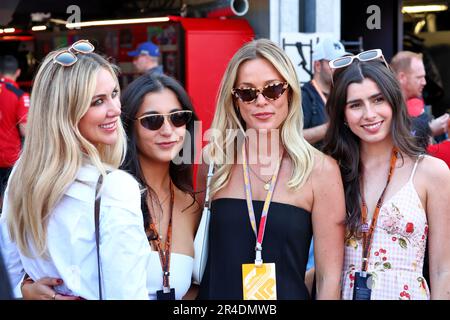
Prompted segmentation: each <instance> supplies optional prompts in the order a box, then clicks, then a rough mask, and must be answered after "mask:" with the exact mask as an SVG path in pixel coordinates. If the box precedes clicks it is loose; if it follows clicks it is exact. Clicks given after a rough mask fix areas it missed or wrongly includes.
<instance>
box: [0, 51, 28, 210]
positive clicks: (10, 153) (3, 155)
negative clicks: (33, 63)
mask: <svg viewBox="0 0 450 320" xmlns="http://www.w3.org/2000/svg"><path fill="white" fill-rule="evenodd" d="M0 74H1V78H0V210H1V206H2V203H3V193H4V190H5V188H6V184H7V182H8V178H9V175H10V174H11V170H12V167H13V166H14V163H15V162H16V161H17V159H18V158H19V155H20V150H21V146H22V141H21V138H22V137H25V124H26V121H27V113H28V107H29V106H30V96H29V95H28V94H27V93H25V92H24V91H22V90H20V88H19V86H18V84H17V82H16V80H17V78H18V77H19V75H20V69H19V65H18V62H17V59H16V58H15V57H13V56H11V55H7V56H4V57H1V58H0Z"/></svg>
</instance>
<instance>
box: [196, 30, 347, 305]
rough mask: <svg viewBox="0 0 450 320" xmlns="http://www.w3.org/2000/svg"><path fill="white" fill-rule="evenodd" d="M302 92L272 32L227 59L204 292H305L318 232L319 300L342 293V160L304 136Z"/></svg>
mask: <svg viewBox="0 0 450 320" xmlns="http://www.w3.org/2000/svg"><path fill="white" fill-rule="evenodd" d="M300 94H301V93H300V87H299V81H298V78H297V75H296V72H295V69H294V67H293V65H292V62H291V61H290V60H289V58H288V56H287V55H286V54H285V53H284V52H283V50H281V49H280V48H279V47H278V46H277V45H276V44H274V43H273V42H271V41H269V40H266V39H260V40H255V41H252V42H249V43H247V44H245V45H244V46H243V47H242V48H241V49H240V50H239V51H238V52H237V53H236V54H235V55H234V56H233V58H232V59H231V61H230V63H229V64H228V67H227V69H226V71H225V74H224V76H223V79H222V83H221V86H220V89H219V96H218V103H217V107H216V111H215V115H214V119H213V122H212V126H211V131H210V132H211V142H210V143H209V144H208V147H207V149H206V152H205V157H206V160H212V161H213V163H214V165H215V167H214V175H213V177H212V179H211V183H210V191H211V199H212V201H211V218H210V229H209V245H210V247H209V256H208V261H207V264H206V269H205V273H204V275H203V279H202V281H201V285H200V294H199V298H201V299H309V298H310V297H309V293H308V290H307V288H306V286H305V282H304V277H305V269H306V263H307V260H308V252H309V246H310V242H311V236H312V233H313V232H314V239H315V243H314V252H315V259H316V272H317V298H319V299H338V298H339V297H340V275H341V269H342V262H343V244H344V231H345V230H344V219H345V207H344V194H343V187H342V182H341V178H340V175H339V168H338V166H337V164H336V162H335V161H334V160H333V159H331V157H328V156H325V155H323V154H322V153H321V152H319V151H318V150H316V149H314V148H313V147H312V146H311V145H310V144H309V143H308V142H306V140H305V139H304V137H303V135H302V128H303V123H302V121H303V119H302V110H301V108H300V107H299V106H300V104H301V98H300ZM207 172H208V166H207V165H205V166H203V167H202V168H201V169H200V175H199V179H198V186H199V190H204V189H205V187H204V185H205V182H206V180H205V179H206V173H207Z"/></svg>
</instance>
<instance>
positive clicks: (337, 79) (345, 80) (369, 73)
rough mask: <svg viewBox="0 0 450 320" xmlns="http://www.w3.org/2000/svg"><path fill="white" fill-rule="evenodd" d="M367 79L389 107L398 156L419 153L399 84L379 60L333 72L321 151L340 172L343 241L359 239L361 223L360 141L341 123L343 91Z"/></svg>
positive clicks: (343, 115) (420, 150) (342, 119)
mask: <svg viewBox="0 0 450 320" xmlns="http://www.w3.org/2000/svg"><path fill="white" fill-rule="evenodd" d="M366 78H368V79H371V80H372V81H374V82H375V83H376V84H377V86H378V88H379V89H380V90H381V93H382V94H383V97H384V98H385V99H386V101H387V102H388V103H389V104H390V106H391V108H392V122H391V130H390V132H391V136H392V140H393V143H394V145H395V146H396V147H397V148H398V149H399V151H400V154H405V155H408V156H410V157H413V158H414V157H417V156H418V155H420V154H421V153H423V150H422V149H421V148H420V147H419V146H417V144H416V142H415V140H414V137H413V135H412V133H411V120H410V118H409V116H408V115H407V110H406V105H405V102H404V100H403V96H402V91H401V89H400V85H399V83H398V82H397V79H396V78H395V75H394V74H393V73H392V72H391V71H390V70H389V69H388V68H386V66H385V65H384V64H383V63H381V62H380V61H366V62H360V61H358V60H355V61H354V62H353V63H352V64H351V65H350V66H348V67H346V68H343V69H337V70H336V72H335V73H334V75H333V83H334V87H333V88H332V90H331V92H330V97H329V99H328V101H327V104H326V110H327V113H328V117H329V119H330V122H329V123H330V125H329V129H328V131H327V133H326V135H325V139H324V149H323V151H324V152H325V153H326V154H328V155H330V156H332V157H333V158H334V159H336V160H337V161H338V163H339V167H340V170H341V176H342V181H343V183H344V190H345V204H346V207H347V217H346V224H347V231H348V233H347V238H350V237H352V236H359V235H358V233H357V231H358V229H359V226H360V223H361V207H360V183H359V178H360V175H361V173H362V170H361V161H360V139H359V138H358V136H356V135H355V134H354V133H353V132H352V131H351V130H350V128H349V127H348V126H347V125H346V124H345V106H346V101H347V88H348V86H349V85H350V84H352V83H361V82H362V81H363V80H364V79H366Z"/></svg>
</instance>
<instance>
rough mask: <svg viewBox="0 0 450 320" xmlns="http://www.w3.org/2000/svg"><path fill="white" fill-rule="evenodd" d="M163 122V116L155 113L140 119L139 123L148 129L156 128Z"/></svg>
mask: <svg viewBox="0 0 450 320" xmlns="http://www.w3.org/2000/svg"><path fill="white" fill-rule="evenodd" d="M163 123H164V117H163V116H161V115H156V114H155V115H150V116H148V117H145V118H142V119H141V125H142V126H143V127H144V128H145V129H148V130H158V129H159V128H161V127H162V125H163Z"/></svg>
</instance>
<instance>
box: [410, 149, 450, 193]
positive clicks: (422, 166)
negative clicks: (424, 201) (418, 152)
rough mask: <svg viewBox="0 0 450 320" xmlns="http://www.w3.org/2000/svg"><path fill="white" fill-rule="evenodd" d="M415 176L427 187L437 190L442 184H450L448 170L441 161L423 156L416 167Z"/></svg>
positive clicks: (449, 172) (449, 171)
mask: <svg viewBox="0 0 450 320" xmlns="http://www.w3.org/2000/svg"><path fill="white" fill-rule="evenodd" d="M417 176H418V177H419V179H420V180H421V181H424V182H425V183H426V185H427V186H430V187H432V186H434V187H437V188H439V187H440V186H442V184H444V183H450V170H449V168H448V166H447V164H446V163H445V162H444V161H442V160H441V159H438V158H435V157H432V156H424V157H423V158H422V159H421V160H420V161H419V164H418V166H417Z"/></svg>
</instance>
